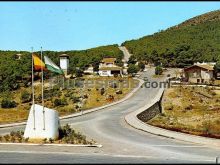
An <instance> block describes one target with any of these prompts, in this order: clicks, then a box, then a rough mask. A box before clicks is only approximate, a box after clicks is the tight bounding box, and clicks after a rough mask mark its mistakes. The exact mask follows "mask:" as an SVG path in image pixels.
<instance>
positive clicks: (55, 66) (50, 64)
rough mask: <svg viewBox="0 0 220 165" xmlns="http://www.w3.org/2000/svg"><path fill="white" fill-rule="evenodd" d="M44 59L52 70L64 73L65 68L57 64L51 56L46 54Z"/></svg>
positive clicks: (47, 66)
mask: <svg viewBox="0 0 220 165" xmlns="http://www.w3.org/2000/svg"><path fill="white" fill-rule="evenodd" d="M44 61H45V65H46V68H47V69H48V70H50V71H51V72H55V73H58V74H64V72H63V70H62V69H60V67H59V66H57V65H56V64H55V63H54V62H53V61H52V60H51V59H50V58H49V57H47V56H44Z"/></svg>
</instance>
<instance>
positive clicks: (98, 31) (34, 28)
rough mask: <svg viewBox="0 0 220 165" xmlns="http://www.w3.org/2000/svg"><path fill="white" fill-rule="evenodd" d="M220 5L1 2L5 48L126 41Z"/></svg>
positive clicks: (0, 24) (69, 47)
mask: <svg viewBox="0 0 220 165" xmlns="http://www.w3.org/2000/svg"><path fill="white" fill-rule="evenodd" d="M218 9H220V2H217V1H213V2H192V1H191V2H171V1H170V2H161V1H160V2H147V1H146V2H141V1H139V2H134V1H133V2H131V1H130V2H129V1H127V2H113V1H112V2H107V1H106V2H104V1H103V2H98V1H97V2H95V1H94V2H88V1H87V2H80V1H78V2H74V1H72V2H55V1H54V2H36V1H35V2H34V1H33V2H0V50H18V51H20V50H26V51H30V50H31V47H34V50H40V47H41V46H42V47H43V50H54V51H64V50H83V49H89V48H92V47H97V46H103V45H109V44H119V45H120V44H121V43H122V42H124V41H126V40H131V39H137V38H140V37H143V36H145V35H150V34H153V33H155V32H158V31H159V30H165V29H166V28H168V27H171V26H174V25H176V24H179V23H181V22H183V21H185V20H187V19H189V18H191V17H194V16H197V15H200V14H203V13H206V12H209V11H213V10H218Z"/></svg>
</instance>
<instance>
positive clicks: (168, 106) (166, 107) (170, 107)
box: [164, 103, 173, 110]
mask: <svg viewBox="0 0 220 165" xmlns="http://www.w3.org/2000/svg"><path fill="white" fill-rule="evenodd" d="M164 109H165V110H173V104H172V103H170V104H168V105H166V106H165V107H164Z"/></svg>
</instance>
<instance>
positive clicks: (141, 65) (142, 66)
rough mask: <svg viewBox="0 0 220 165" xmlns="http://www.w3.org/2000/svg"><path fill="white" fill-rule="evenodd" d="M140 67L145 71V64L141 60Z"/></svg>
mask: <svg viewBox="0 0 220 165" xmlns="http://www.w3.org/2000/svg"><path fill="white" fill-rule="evenodd" d="M138 67H139V69H140V70H142V71H143V70H144V69H145V64H144V63H143V62H142V61H141V62H139V63H138Z"/></svg>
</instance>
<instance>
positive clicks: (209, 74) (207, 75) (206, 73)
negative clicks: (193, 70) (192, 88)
mask: <svg viewBox="0 0 220 165" xmlns="http://www.w3.org/2000/svg"><path fill="white" fill-rule="evenodd" d="M201 77H202V79H211V78H213V72H212V71H203V70H202V71H201Z"/></svg>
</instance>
